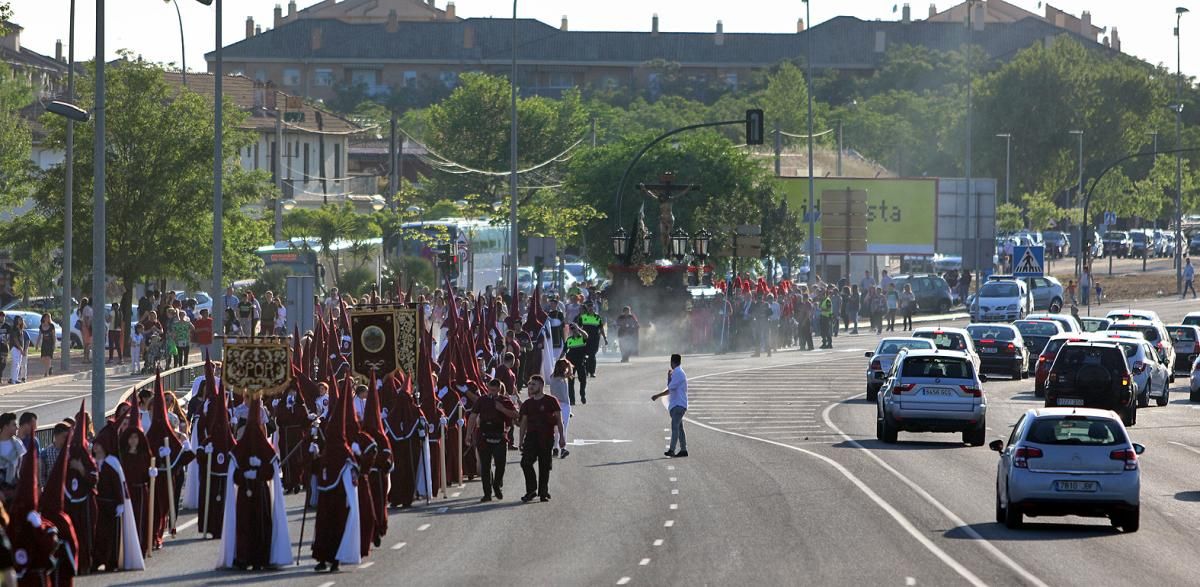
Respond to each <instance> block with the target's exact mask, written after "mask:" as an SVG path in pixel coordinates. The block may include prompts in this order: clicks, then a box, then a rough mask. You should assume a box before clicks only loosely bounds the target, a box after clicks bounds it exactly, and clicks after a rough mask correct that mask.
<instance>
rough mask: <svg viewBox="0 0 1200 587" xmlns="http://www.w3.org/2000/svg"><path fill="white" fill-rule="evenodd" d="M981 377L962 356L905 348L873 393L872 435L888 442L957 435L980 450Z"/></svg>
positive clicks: (983, 419) (982, 438)
mask: <svg viewBox="0 0 1200 587" xmlns="http://www.w3.org/2000/svg"><path fill="white" fill-rule="evenodd" d="M984 381H987V378H986V377H984V376H983V375H980V374H979V371H978V370H977V369H975V368H974V367H973V366H972V365H971V361H970V359H968V358H967V356H966V355H965V354H964V353H962V352H956V351H943V350H940V349H934V350H919V349H905V350H902V351H900V354H899V355H897V356H896V361H895V362H894V363H893V364H892V369H891V371H890V372H889V373H888V378H887V381H886V382H885V383H884V384H883V388H882V389H880V390H879V397H878V399H877V402H876V412H875V437H876V438H878V439H879V440H880V441H883V442H886V443H888V444H893V443H895V442H896V434H897V433H898V432H959V433H961V434H962V441H963V443H964V444H968V445H970V446H983V444H984V442H985V441H986V438H985V436H986V434H987V398H986V397H985V396H984V393H983V382H984Z"/></svg>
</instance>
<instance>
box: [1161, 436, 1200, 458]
mask: <svg viewBox="0 0 1200 587" xmlns="http://www.w3.org/2000/svg"><path fill="white" fill-rule="evenodd" d="M1167 444H1174V445H1175V446H1178V447H1179V448H1182V449H1183V450H1186V451H1191V452H1194V453H1196V454H1198V455H1200V449H1197V448H1195V447H1191V446H1188V445H1186V444H1184V443H1182V442H1175V441H1174V440H1168V441H1167Z"/></svg>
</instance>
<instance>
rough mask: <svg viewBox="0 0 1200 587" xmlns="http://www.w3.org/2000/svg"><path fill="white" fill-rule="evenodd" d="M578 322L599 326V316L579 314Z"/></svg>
mask: <svg viewBox="0 0 1200 587" xmlns="http://www.w3.org/2000/svg"><path fill="white" fill-rule="evenodd" d="M579 322H580V323H581V324H583V325H584V326H599V325H600V317H599V316H597V315H595V314H580V315H579Z"/></svg>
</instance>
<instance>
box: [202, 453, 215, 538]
mask: <svg viewBox="0 0 1200 587" xmlns="http://www.w3.org/2000/svg"><path fill="white" fill-rule="evenodd" d="M210 444H211V443H210ZM212 459H213V456H212V453H210V452H208V451H205V453H204V469H205V471H204V502H203V503H201V505H202V506H203V507H201V508H200V509H201V510H202V515H201V516H200V535H201V536H203V537H206V538H207V537H208V516H209V515H210V512H209V508H211V507H212Z"/></svg>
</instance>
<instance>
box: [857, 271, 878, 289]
mask: <svg viewBox="0 0 1200 587" xmlns="http://www.w3.org/2000/svg"><path fill="white" fill-rule="evenodd" d="M874 288H875V279H874V278H873V277H871V270H870V269H868V270H866V271H863V278H862V281H860V282H858V291H861V292H863V294H864V295H865V294H866V292H868V291H872V290H874Z"/></svg>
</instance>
